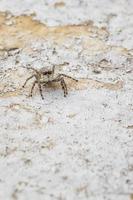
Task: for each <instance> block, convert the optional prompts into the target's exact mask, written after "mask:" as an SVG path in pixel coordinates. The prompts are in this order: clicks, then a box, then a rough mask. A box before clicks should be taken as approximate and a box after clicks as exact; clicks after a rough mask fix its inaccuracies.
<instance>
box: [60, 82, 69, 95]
mask: <svg viewBox="0 0 133 200" xmlns="http://www.w3.org/2000/svg"><path fill="white" fill-rule="evenodd" d="M60 83H61V86H62V90H63V91H64V97H66V96H67V94H68V91H67V85H66V83H65V81H64V78H61V80H60Z"/></svg>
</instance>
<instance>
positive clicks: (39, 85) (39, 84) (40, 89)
mask: <svg viewBox="0 0 133 200" xmlns="http://www.w3.org/2000/svg"><path fill="white" fill-rule="evenodd" d="M37 83H38V87H39V91H40V95H41V97H42V99H44V97H43V94H42V87H41V83H40V82H39V81H37Z"/></svg>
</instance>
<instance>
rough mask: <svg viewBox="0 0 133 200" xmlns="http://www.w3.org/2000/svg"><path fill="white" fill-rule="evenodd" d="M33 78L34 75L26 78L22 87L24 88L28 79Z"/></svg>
mask: <svg viewBox="0 0 133 200" xmlns="http://www.w3.org/2000/svg"><path fill="white" fill-rule="evenodd" d="M33 77H35V75H32V76H30V77H29V78H27V79H26V81H25V83H24V84H23V86H22V87H23V88H24V87H25V85H26V84H27V82H28V81H29V80H30V79H32V78H33Z"/></svg>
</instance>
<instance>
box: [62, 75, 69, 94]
mask: <svg viewBox="0 0 133 200" xmlns="http://www.w3.org/2000/svg"><path fill="white" fill-rule="evenodd" d="M62 81H63V83H64V87H65V90H66V95H67V94H68V90H67V84H66V82H65V80H64V78H63V79H62Z"/></svg>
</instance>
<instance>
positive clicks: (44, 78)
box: [23, 66, 78, 99]
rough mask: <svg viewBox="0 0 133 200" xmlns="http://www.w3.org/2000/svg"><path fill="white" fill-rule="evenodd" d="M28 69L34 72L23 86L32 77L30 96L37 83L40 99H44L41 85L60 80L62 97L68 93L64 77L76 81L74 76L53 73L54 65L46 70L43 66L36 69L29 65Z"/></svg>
mask: <svg viewBox="0 0 133 200" xmlns="http://www.w3.org/2000/svg"><path fill="white" fill-rule="evenodd" d="M28 69H32V70H33V71H34V72H35V73H34V74H33V75H32V76H30V77H29V78H27V79H26V81H25V83H24V85H23V88H24V87H25V85H26V83H27V82H28V81H29V80H30V79H32V78H33V77H34V78H35V81H34V82H33V85H32V88H31V92H30V96H32V93H33V89H34V87H35V85H36V84H37V85H38V87H39V91H40V95H41V97H42V99H44V97H43V94H42V86H45V85H48V84H50V83H53V82H60V84H61V86H62V89H63V91H64V97H66V95H67V94H68V91H67V85H66V83H65V80H64V77H66V78H69V79H72V80H74V81H76V82H77V81H78V80H76V79H75V78H72V77H71V76H68V75H66V74H55V66H53V69H52V70H47V71H46V70H45V68H42V69H40V70H37V69H34V68H32V67H29V68H28Z"/></svg>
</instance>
